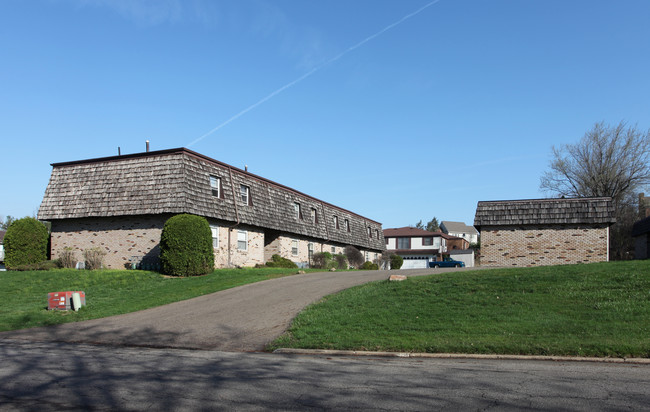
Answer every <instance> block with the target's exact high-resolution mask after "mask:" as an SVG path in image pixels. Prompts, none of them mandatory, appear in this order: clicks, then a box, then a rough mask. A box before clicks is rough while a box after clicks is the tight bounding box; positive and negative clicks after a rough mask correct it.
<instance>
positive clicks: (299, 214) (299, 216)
mask: <svg viewBox="0 0 650 412" xmlns="http://www.w3.org/2000/svg"><path fill="white" fill-rule="evenodd" d="M293 210H294V212H295V214H296V220H302V211H301V210H300V203H298V202H296V203H294V204H293Z"/></svg>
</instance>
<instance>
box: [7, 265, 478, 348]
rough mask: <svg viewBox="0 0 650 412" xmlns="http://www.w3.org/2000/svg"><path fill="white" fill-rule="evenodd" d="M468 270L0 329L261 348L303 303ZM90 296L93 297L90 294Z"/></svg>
mask: <svg viewBox="0 0 650 412" xmlns="http://www.w3.org/2000/svg"><path fill="white" fill-rule="evenodd" d="M471 269H472V268H467V269H464V268H462V269H455V268H454V269H411V270H401V271H390V272H389V271H376V270H375V271H354V272H322V273H309V274H305V275H296V276H288V277H284V278H279V279H273V280H267V281H263V282H258V283H252V284H249V285H245V286H240V287H237V288H233V289H228V290H224V291H221V292H217V293H212V294H209V295H205V296H201V297H198V298H194V299H189V300H185V301H181V302H176V303H172V304H169V305H165V306H160V307H156V308H152V309H147V310H143V311H140V312H134V313H129V314H125V315H119V316H112V317H109V318H102V319H94V320H89V321H84V322H77V323H67V324H64V325H57V326H51V327H43V328H33V329H23V330H17V331H9V332H2V333H0V339H23V340H29V341H36V342H48V341H54V342H71V343H97V344H107V345H118V346H120V345H124V346H145V347H158V348H188V349H211V350H222V351H259V350H262V349H264V347H265V345H266V344H267V343H269V342H271V341H272V340H274V339H275V338H277V337H278V336H280V335H281V334H282V333H284V332H285V331H286V330H287V328H288V327H289V325H290V324H291V321H292V319H293V318H294V317H295V316H296V315H297V314H298V312H300V311H301V310H302V309H303V308H304V307H305V306H307V305H309V304H310V303H313V302H316V301H318V300H319V299H321V298H322V297H324V296H326V295H330V294H332V293H336V292H339V291H341V290H344V289H347V288H350V287H352V286H356V285H360V284H363V283H367V282H371V281H375V280H383V279H387V278H388V277H389V275H390V274H395V273H399V274H400V275H407V276H421V275H428V274H432V273H446V272H454V271H463V270H471ZM87 299H92V296H88V297H87Z"/></svg>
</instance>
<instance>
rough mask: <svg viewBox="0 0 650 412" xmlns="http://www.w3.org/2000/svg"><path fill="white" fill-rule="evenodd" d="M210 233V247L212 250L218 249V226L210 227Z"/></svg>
mask: <svg viewBox="0 0 650 412" xmlns="http://www.w3.org/2000/svg"><path fill="white" fill-rule="evenodd" d="M210 230H211V231H212V247H213V248H214V249H216V248H218V247H219V226H214V225H210Z"/></svg>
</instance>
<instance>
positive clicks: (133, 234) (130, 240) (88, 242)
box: [51, 216, 168, 269]
mask: <svg viewBox="0 0 650 412" xmlns="http://www.w3.org/2000/svg"><path fill="white" fill-rule="evenodd" d="M167 218H168V216H132V217H115V218H84V219H66V220H53V221H52V237H51V253H52V259H57V258H58V257H59V254H60V253H61V251H62V250H63V248H65V247H71V248H72V249H73V250H74V253H75V258H76V259H77V261H83V251H84V250H86V249H92V248H95V247H98V248H100V249H102V250H103V251H104V252H106V256H104V266H105V267H107V268H109V269H125V268H126V265H128V264H129V263H130V261H129V259H130V258H131V257H132V256H136V257H138V258H143V257H145V256H146V257H147V258H150V259H157V258H158V256H159V255H160V248H159V243H160V234H161V233H162V228H163V225H164V224H165V220H166V219H167Z"/></svg>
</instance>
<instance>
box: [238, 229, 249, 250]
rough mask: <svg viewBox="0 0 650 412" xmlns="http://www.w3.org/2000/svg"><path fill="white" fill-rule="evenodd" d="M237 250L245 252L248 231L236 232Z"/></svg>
mask: <svg viewBox="0 0 650 412" xmlns="http://www.w3.org/2000/svg"><path fill="white" fill-rule="evenodd" d="M242 242H243V243H242ZM242 246H243V248H242ZM237 250H242V251H247V250H248V231H247V230H238V231H237Z"/></svg>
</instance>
